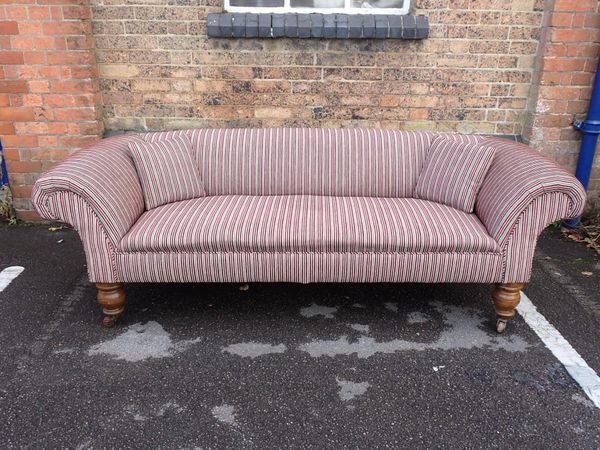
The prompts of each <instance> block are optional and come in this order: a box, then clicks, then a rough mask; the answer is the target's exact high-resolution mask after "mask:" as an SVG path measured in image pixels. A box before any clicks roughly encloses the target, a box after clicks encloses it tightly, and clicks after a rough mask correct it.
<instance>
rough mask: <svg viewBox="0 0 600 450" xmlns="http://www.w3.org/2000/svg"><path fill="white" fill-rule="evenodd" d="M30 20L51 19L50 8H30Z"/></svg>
mask: <svg viewBox="0 0 600 450" xmlns="http://www.w3.org/2000/svg"><path fill="white" fill-rule="evenodd" d="M28 9H29V18H30V19H38V20H40V19H41V20H44V19H49V18H50V8H48V7H47V6H29V8H28Z"/></svg>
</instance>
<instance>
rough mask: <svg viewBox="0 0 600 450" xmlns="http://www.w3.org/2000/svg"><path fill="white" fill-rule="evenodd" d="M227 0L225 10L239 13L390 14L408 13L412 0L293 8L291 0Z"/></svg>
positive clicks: (349, 1)
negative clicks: (234, 1) (261, 2)
mask: <svg viewBox="0 0 600 450" xmlns="http://www.w3.org/2000/svg"><path fill="white" fill-rule="evenodd" d="M224 1H225V11H227V12H232V13H237V12H249V13H256V14H261V13H265V14H268V13H300V14H311V13H317V14H365V15H369V14H371V15H372V14H386V15H387V14H389V15H392V14H393V15H406V14H408V10H409V8H410V2H411V0H404V6H403V7H402V8H352V7H351V6H350V5H351V4H352V1H351V0H345V6H344V7H343V8H293V7H292V6H291V0H284V3H283V6H275V7H264V6H231V5H230V1H229V0H224Z"/></svg>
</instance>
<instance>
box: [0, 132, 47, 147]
mask: <svg viewBox="0 0 600 450" xmlns="http://www.w3.org/2000/svg"><path fill="white" fill-rule="evenodd" d="M2 144H3V145H5V146H6V147H16V148H32V147H37V146H38V140H37V136H11V135H8V136H3V137H2Z"/></svg>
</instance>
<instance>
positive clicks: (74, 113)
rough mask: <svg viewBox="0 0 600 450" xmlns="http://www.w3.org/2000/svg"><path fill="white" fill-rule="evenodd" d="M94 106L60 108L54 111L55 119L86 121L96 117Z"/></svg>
mask: <svg viewBox="0 0 600 450" xmlns="http://www.w3.org/2000/svg"><path fill="white" fill-rule="evenodd" d="M96 114H97V113H96V110H95V109H94V108H61V109H56V110H55V111H54V115H55V118H56V120H64V121H78V120H79V121H86V120H94V119H96Z"/></svg>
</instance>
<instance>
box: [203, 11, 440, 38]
mask: <svg viewBox="0 0 600 450" xmlns="http://www.w3.org/2000/svg"><path fill="white" fill-rule="evenodd" d="M207 29H208V37H212V38H307V39H308V38H317V39H318V38H324V39H425V38H426V37H428V36H429V20H428V19H427V16H410V15H405V16H400V15H386V14H355V15H349V14H320V13H313V14H301V13H285V14H281V13H264V14H258V13H210V14H209V15H208V24H207Z"/></svg>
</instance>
